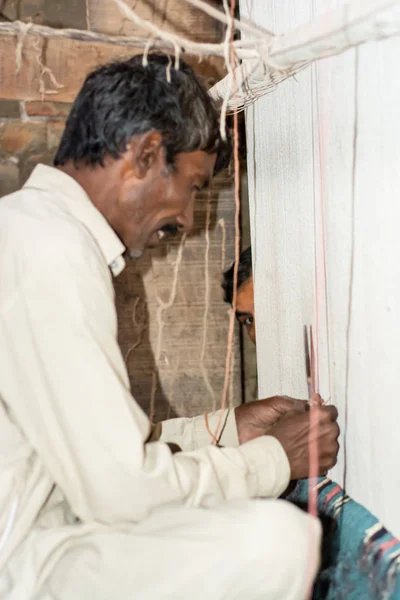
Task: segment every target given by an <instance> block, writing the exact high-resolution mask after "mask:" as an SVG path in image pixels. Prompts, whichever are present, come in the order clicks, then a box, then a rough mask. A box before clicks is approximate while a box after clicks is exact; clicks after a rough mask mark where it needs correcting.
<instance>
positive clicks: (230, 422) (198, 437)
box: [154, 409, 239, 450]
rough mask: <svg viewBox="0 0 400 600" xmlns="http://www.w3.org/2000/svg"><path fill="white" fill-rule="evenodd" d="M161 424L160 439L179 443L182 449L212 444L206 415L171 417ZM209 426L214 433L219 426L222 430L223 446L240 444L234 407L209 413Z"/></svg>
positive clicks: (221, 443) (220, 430)
mask: <svg viewBox="0 0 400 600" xmlns="http://www.w3.org/2000/svg"><path fill="white" fill-rule="evenodd" d="M221 412H222V415H221ZM159 425H160V427H159V433H158V435H159V439H160V440H161V441H162V442H172V443H174V444H177V445H178V446H179V447H180V448H182V450H196V449H197V448H203V447H204V446H208V445H209V444H211V441H212V437H211V436H210V432H209V431H208V430H207V426H206V422H205V417H204V415H199V416H197V417H192V418H186V417H181V418H176V419H169V420H168V421H163V422H162V423H160V424H159ZM208 426H209V429H210V431H211V432H212V433H215V431H217V428H218V426H219V430H218V431H219V432H221V434H220V439H219V443H220V445H221V446H227V447H228V448H237V447H238V446H239V438H238V432H237V427H236V419H235V411H234V409H225V410H223V411H220V410H217V411H216V412H213V413H208ZM156 435H157V434H155V436H154V437H156Z"/></svg>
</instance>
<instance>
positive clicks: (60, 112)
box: [0, 101, 71, 117]
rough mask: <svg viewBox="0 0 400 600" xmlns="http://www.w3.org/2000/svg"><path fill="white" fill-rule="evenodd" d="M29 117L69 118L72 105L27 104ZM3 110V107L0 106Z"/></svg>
mask: <svg viewBox="0 0 400 600" xmlns="http://www.w3.org/2000/svg"><path fill="white" fill-rule="evenodd" d="M25 109H26V114H27V115H28V117H67V116H68V113H69V111H70V109H71V105H70V104H68V103H66V102H40V101H33V102H26V103H25ZM0 110H1V106H0Z"/></svg>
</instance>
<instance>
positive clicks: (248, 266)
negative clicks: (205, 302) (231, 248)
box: [222, 246, 253, 304]
mask: <svg viewBox="0 0 400 600" xmlns="http://www.w3.org/2000/svg"><path fill="white" fill-rule="evenodd" d="M234 268H235V263H233V265H232V266H231V267H230V268H229V269H228V270H227V271H225V273H224V275H223V280H222V289H223V290H224V300H225V302H229V304H232V299H233V271H234ZM252 274H253V267H252V262H251V246H250V247H249V248H246V250H243V252H242V253H241V255H240V256H239V266H238V274H237V289H239V288H240V286H241V285H242V284H243V283H245V282H246V281H247V280H248V279H250V277H251V276H252Z"/></svg>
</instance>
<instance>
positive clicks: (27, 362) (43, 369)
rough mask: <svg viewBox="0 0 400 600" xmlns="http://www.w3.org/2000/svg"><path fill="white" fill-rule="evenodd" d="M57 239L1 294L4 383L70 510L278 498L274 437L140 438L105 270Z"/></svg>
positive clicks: (135, 510)
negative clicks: (221, 443)
mask: <svg viewBox="0 0 400 600" xmlns="http://www.w3.org/2000/svg"><path fill="white" fill-rule="evenodd" d="M73 242H74V240H71V241H70V243H73ZM55 245H56V244H53V247H52V249H51V250H49V252H50V253H53V254H52V255H51V258H49V257H46V260H44V262H45V263H46V264H45V265H44V267H43V268H38V269H35V270H34V271H33V272H32V273H31V274H29V275H26V276H24V277H23V278H21V281H17V283H16V284H15V285H14V288H15V289H14V291H13V293H12V294H10V295H9V296H8V297H7V299H6V301H4V302H2V304H1V308H0V315H1V316H0V319H1V320H0V335H1V338H2V341H1V354H2V356H1V361H2V372H3V374H5V375H4V377H3V382H2V384H1V393H2V396H3V397H4V399H5V401H6V402H7V403H8V404H9V405H10V407H11V409H12V411H13V413H14V415H15V418H16V420H17V422H18V424H19V426H20V427H21V429H22V431H23V432H24V434H25V436H26V437H27V438H28V439H29V441H30V443H31V444H32V446H33V447H34V448H35V450H36V451H37V453H38V455H39V456H40V457H41V459H42V461H43V463H44V465H45V467H46V468H47V469H48V471H49V473H50V474H51V475H52V477H53V478H54V481H55V483H56V484H57V485H58V486H59V487H60V488H61V489H62V491H63V493H64V494H65V496H66V498H67V500H68V501H69V503H70V506H71V508H72V510H73V511H74V513H75V514H76V515H77V516H78V517H80V518H81V519H82V520H84V521H90V520H96V521H100V522H104V523H115V522H122V521H138V520H141V519H142V518H144V517H145V516H146V515H147V514H148V513H149V512H150V511H151V510H152V509H153V508H155V507H157V506H160V505H165V504H168V503H175V504H176V503H181V504H186V505H190V506H210V505H213V504H216V503H218V502H219V501H221V500H223V499H228V498H239V497H249V496H257V495H264V496H278V495H279V494H280V493H281V492H282V491H283V489H284V488H285V487H286V485H287V481H288V479H289V473H288V463H287V459H286V456H285V454H284V452H283V450H282V448H281V446H280V444H279V443H278V442H277V440H275V439H273V438H262V439H261V438H260V439H258V440H253V441H252V442H250V443H248V444H246V445H244V446H242V447H240V448H224V449H219V448H216V447H211V446H209V447H205V448H200V449H197V450H194V451H191V452H181V453H178V454H174V455H173V454H172V453H171V451H170V449H169V447H168V446H167V444H165V443H163V442H154V443H148V444H145V440H146V439H147V438H148V436H149V432H150V423H149V420H148V418H147V416H146V415H145V414H144V412H143V411H142V410H141V408H140V407H139V406H138V404H137V403H136V402H135V401H134V399H133V398H132V396H131V393H130V389H129V381H128V376H127V372H126V368H125V364H124V362H123V358H122V356H121V352H120V350H119V347H118V344H117V324H116V313H115V308H114V302H113V291H112V285H111V281H110V278H109V275H108V270H107V268H106V266H105V265H104V264H102V263H100V261H96V260H94V259H93V258H92V259H90V260H89V258H88V257H85V259H83V258H82V259H81V258H80V255H79V252H76V257H77V258H76V257H75V255H73V257H72V258H73V260H71V257H70V256H69V257H68V260H66V259H64V257H63V256H62V253H61V252H59V251H57V250H56V249H55V248H54V246H55ZM41 252H42V253H43V250H41ZM39 254H40V253H39ZM75 258H76V260H75ZM38 262H39V264H40V261H38ZM266 474H268V475H266Z"/></svg>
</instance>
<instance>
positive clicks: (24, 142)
mask: <svg viewBox="0 0 400 600" xmlns="http://www.w3.org/2000/svg"><path fill="white" fill-rule="evenodd" d="M39 148H43V150H44V149H46V123H5V124H3V125H2V127H1V128H0V152H1V153H6V154H11V155H13V154H18V155H19V154H22V153H24V152H29V151H31V150H33V149H35V151H36V152H37V151H38V149H39Z"/></svg>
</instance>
